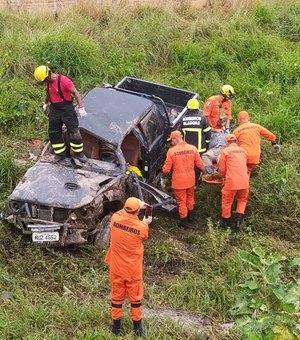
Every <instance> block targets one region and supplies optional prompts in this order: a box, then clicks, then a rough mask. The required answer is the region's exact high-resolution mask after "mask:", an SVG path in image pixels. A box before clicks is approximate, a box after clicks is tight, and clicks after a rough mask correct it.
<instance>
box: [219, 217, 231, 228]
mask: <svg viewBox="0 0 300 340" xmlns="http://www.w3.org/2000/svg"><path fill="white" fill-rule="evenodd" d="M219 225H220V227H221V228H228V227H230V218H225V217H221V219H220V221H219Z"/></svg>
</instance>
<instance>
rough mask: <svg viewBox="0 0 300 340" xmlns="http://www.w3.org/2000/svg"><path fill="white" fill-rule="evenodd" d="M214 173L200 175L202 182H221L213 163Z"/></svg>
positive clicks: (221, 179) (215, 165)
mask: <svg viewBox="0 0 300 340" xmlns="http://www.w3.org/2000/svg"><path fill="white" fill-rule="evenodd" d="M213 167H214V173H213V174H206V175H203V176H202V182H204V183H207V184H222V183H223V178H222V176H221V175H220V173H219V172H218V171H217V164H213Z"/></svg>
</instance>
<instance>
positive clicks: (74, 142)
mask: <svg viewBox="0 0 300 340" xmlns="http://www.w3.org/2000/svg"><path fill="white" fill-rule="evenodd" d="M63 124H65V126H66V128H67V132H68V135H69V139H70V145H71V149H72V151H73V152H75V153H80V152H82V151H83V142H82V137H81V134H80V131H79V128H78V126H79V123H78V118H77V115H76V112H75V109H74V106H73V104H72V103H70V102H62V103H58V104H56V103H54V104H51V105H50V113H49V129H48V133H49V139H50V142H51V144H52V147H53V150H54V153H55V154H62V153H64V152H65V150H66V146H65V141H64V138H63V134H62V127H63Z"/></svg>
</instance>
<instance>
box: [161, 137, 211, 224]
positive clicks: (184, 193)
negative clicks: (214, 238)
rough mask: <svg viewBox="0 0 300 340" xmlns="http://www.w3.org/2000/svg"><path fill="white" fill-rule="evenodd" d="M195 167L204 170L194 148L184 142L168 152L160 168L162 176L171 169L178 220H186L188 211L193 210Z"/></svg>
mask: <svg viewBox="0 0 300 340" xmlns="http://www.w3.org/2000/svg"><path fill="white" fill-rule="evenodd" d="M195 165H196V166H197V167H198V168H199V169H201V170H204V163H203V161H202V159H201V158H200V155H199V153H198V151H197V149H196V147H195V146H194V145H191V144H188V143H186V142H180V143H177V144H176V145H175V146H173V147H171V148H170V149H169V150H168V152H167V158H166V160H165V163H164V165H163V168H162V171H163V173H164V174H167V173H169V172H170V171H171V170H172V168H173V173H172V188H173V189H174V194H175V198H176V201H177V205H178V211H179V216H180V218H186V217H187V214H188V210H193V209H194V205H195V199H194V188H195V170H194V168H195Z"/></svg>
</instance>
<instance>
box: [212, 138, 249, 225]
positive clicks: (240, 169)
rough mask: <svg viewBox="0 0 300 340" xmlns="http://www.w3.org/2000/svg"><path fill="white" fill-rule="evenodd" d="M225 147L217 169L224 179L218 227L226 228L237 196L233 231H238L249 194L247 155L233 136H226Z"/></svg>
mask: <svg viewBox="0 0 300 340" xmlns="http://www.w3.org/2000/svg"><path fill="white" fill-rule="evenodd" d="M226 142H227V147H225V148H224V149H223V150H222V151H221V155H220V161H219V169H220V174H221V175H222V177H223V178H224V182H223V189H222V219H221V221H220V225H221V226H222V227H228V226H229V222H230V217H231V206H232V203H233V200H234V197H235V196H237V206H236V219H235V225H234V229H235V230H239V229H240V225H241V222H242V220H243V216H244V212H245V208H246V204H247V201H248V194H249V174H248V169H247V153H246V151H245V150H244V149H242V148H241V147H239V146H238V145H237V140H236V137H235V135H233V134H229V135H228V136H226Z"/></svg>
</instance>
